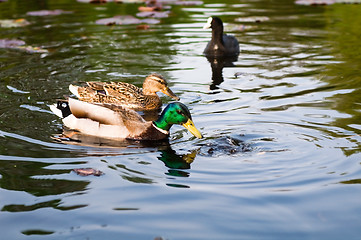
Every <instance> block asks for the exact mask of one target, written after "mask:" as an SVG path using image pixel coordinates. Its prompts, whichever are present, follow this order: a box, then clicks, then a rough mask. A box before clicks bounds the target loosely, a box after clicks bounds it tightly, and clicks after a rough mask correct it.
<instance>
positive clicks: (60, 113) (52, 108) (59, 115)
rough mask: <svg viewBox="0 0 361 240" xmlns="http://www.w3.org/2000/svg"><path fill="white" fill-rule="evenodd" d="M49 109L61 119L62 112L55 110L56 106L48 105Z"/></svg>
mask: <svg viewBox="0 0 361 240" xmlns="http://www.w3.org/2000/svg"><path fill="white" fill-rule="evenodd" d="M49 108H50V110H51V111H52V112H53V113H54V114H55V115H56V116H58V117H60V118H63V112H62V111H61V110H60V109H58V108H57V105H56V104H53V105H50V106H49Z"/></svg>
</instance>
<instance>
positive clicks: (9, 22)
mask: <svg viewBox="0 0 361 240" xmlns="http://www.w3.org/2000/svg"><path fill="white" fill-rule="evenodd" d="M29 24H30V22H28V21H26V20H25V19H24V18H20V19H2V20H0V27H3V28H13V27H25V26H27V25H29Z"/></svg>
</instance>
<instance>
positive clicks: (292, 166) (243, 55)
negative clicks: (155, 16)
mask: <svg viewBox="0 0 361 240" xmlns="http://www.w3.org/2000/svg"><path fill="white" fill-rule="evenodd" d="M141 5H143V4H130V3H129V4H125V3H124V4H116V3H113V2H111V3H107V4H102V5H96V4H88V3H83V2H77V1H75V0H42V1H38V0H27V1H19V0H8V1H6V2H0V19H21V18H24V19H26V20H27V21H28V22H29V23H30V24H29V25H27V26H24V27H16V28H5V27H1V28H0V39H18V40H22V41H24V42H25V44H26V46H31V47H33V48H35V47H39V48H40V49H44V50H47V52H28V51H26V50H24V49H14V48H0V210H1V212H0V229H1V237H0V238H1V239H6V240H10V239H17V240H18V239H29V240H33V239H34V240H39V239H54V240H55V239H59V240H60V239H61V240H63V239H76V240H78V239H79V240H80V239H102V240H103V239H107V240H108V239H137V240H138V239H141V240H143V239H144V240H145V239H150V240H153V239H155V238H156V237H162V238H163V239H169V240H176V239H179V240H184V239H207V240H208V239H277V240H280V239H284V240H290V239H314V240H320V239H328V240H332V239H335V240H336V239H347V240H353V239H355V240H356V239H359V238H360V235H361V201H360V198H361V185H360V184H361V165H360V163H361V153H360V151H361V137H360V133H361V116H360V115H361V94H360V89H361V88H360V87H361V54H360V53H361V41H360V39H361V5H357V4H354V5H353V4H334V5H329V6H300V5H296V4H295V3H294V1H292V0H279V1H267V0H244V1H241V0H229V1H217V0H204V1H203V4H200V5H192V6H180V5H171V8H170V9H169V10H170V11H171V13H170V15H169V17H168V18H162V19H160V23H159V24H153V25H152V24H151V25H150V28H149V29H147V30H144V29H137V28H136V26H137V25H116V26H104V25H98V24H96V23H95V22H96V21H97V20H98V19H102V18H108V17H113V16H115V15H132V16H136V14H137V12H138V7H139V6H141ZM44 9H47V10H55V9H62V10H64V11H70V12H69V13H64V14H61V15H56V16H29V15H27V12H29V11H38V10H44ZM212 15H213V16H219V17H221V18H222V20H223V21H224V22H225V29H226V31H227V33H230V34H232V35H234V36H236V38H237V39H238V40H239V43H240V55H239V57H238V59H235V61H234V62H224V61H220V60H219V61H216V62H214V61H211V60H210V61H208V60H207V58H205V57H204V56H203V54H202V52H203V49H204V48H205V46H206V44H207V42H208V41H209V39H210V37H211V32H210V31H209V30H203V29H202V27H203V25H204V24H205V23H206V21H207V18H208V17H209V16H212ZM255 17H262V18H261V20H262V21H261V22H255V21H254V20H255ZM152 72H156V73H160V74H162V75H163V76H164V77H165V78H166V79H167V80H168V82H169V85H170V87H171V89H172V90H173V92H174V93H176V94H177V95H178V96H179V97H180V98H181V102H183V103H184V104H186V105H187V106H188V107H189V109H190V112H191V113H192V117H193V121H194V123H195V125H196V126H197V128H198V129H199V130H200V131H201V132H202V134H203V135H204V138H203V139H196V138H195V137H194V136H193V135H191V134H190V133H189V132H188V131H187V130H185V129H184V128H182V127H180V126H174V127H172V129H171V134H170V138H169V142H162V143H159V142H158V143H140V142H133V141H122V142H114V141H110V140H105V139H99V138H96V137H87V136H81V135H80V136H78V138H77V139H76V140H74V139H67V138H62V137H61V135H62V132H63V129H62V122H61V120H60V119H59V118H58V117H57V116H55V115H54V114H52V112H51V111H50V110H49V105H51V104H53V103H54V102H55V101H56V99H60V98H63V96H64V95H65V96H66V95H69V94H70V92H69V90H68V86H69V84H76V85H82V84H84V83H85V82H87V81H115V82H117V81H123V82H129V83H132V84H135V85H137V86H139V87H140V86H141V85H142V83H143V80H144V78H145V77H146V76H147V75H148V74H150V73H152ZM159 95H160V96H161V98H162V100H163V103H164V106H165V105H166V104H167V103H168V102H171V101H172V100H171V99H170V98H168V97H166V96H164V95H163V94H161V93H160V94H159ZM75 168H94V169H98V170H100V171H102V172H103V173H104V175H102V176H98V177H97V176H86V177H84V176H79V175H77V174H75V173H74V172H73V171H72V169H75Z"/></svg>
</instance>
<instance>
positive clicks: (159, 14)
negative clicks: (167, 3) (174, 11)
mask: <svg viewBox="0 0 361 240" xmlns="http://www.w3.org/2000/svg"><path fill="white" fill-rule="evenodd" d="M169 13H170V12H169V11H165V12H157V11H150V12H139V13H137V17H152V18H166V17H168V16H169Z"/></svg>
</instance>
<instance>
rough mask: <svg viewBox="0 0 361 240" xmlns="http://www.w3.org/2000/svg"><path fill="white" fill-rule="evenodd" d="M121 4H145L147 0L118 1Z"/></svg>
mask: <svg viewBox="0 0 361 240" xmlns="http://www.w3.org/2000/svg"><path fill="white" fill-rule="evenodd" d="M116 2H119V3H144V2H146V0H116Z"/></svg>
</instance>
